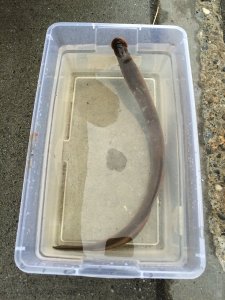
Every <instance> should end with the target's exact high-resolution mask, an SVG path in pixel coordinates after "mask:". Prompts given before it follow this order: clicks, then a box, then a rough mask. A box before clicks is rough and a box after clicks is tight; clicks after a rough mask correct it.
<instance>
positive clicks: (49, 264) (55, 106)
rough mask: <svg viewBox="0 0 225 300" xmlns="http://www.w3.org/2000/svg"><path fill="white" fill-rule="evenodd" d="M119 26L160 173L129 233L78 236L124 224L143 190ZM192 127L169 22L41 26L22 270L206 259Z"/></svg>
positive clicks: (188, 266) (142, 149)
mask: <svg viewBox="0 0 225 300" xmlns="http://www.w3.org/2000/svg"><path fill="white" fill-rule="evenodd" d="M117 36H122V37H124V38H125V39H126V41H127V42H128V45H129V51H130V53H131V55H132V57H133V59H134V61H135V62H136V64H137V66H138V67H139V69H140V71H141V73H142V74H143V76H144V78H145V81H146V83H147V85H148V88H149V90H150V93H151V95H152V97H153V99H154V103H155V106H156V109H157V112H158V114H159V118H160V122H161V126H162V130H163V135H164V142H165V164H164V177H163V181H162V183H161V186H160V191H159V194H158V198H157V199H156V200H155V201H154V203H153V206H152V209H151V213H150V215H149V218H148V221H147V223H146V224H145V226H144V228H143V229H142V230H141V232H140V233H139V234H138V235H137V236H136V237H135V238H134V239H133V240H132V241H130V242H129V243H127V244H125V245H123V246H121V247H118V248H115V249H111V250H105V249H100V250H97V251H96V250H90V249H88V247H87V249H85V247H84V248H83V250H82V251H81V250H72V251H71V250H69V251H68V250H65V249H55V248H54V247H55V246H74V245H77V244H79V243H81V242H82V243H83V244H84V245H89V244H92V243H95V242H96V241H99V240H105V241H107V238H108V237H110V236H112V235H113V234H115V233H116V232H118V231H119V229H120V228H123V227H124V226H125V225H126V224H127V223H128V222H129V221H130V220H131V219H132V217H133V216H134V215H135V212H136V211H137V210H138V208H139V207H140V205H141V203H142V201H143V199H144V197H145V194H146V190H147V185H148V179H149V174H150V173H151V172H154V170H152V169H151V157H149V149H148V148H149V147H150V146H151V141H150V144H149V143H148V142H147V138H146V136H147V130H148V129H147V127H146V122H147V120H145V118H144V117H143V111H142V110H141V108H140V107H139V105H138V103H137V101H136V100H135V98H134V96H133V95H132V94H131V92H130V90H129V88H128V86H127V84H126V82H125V80H124V78H123V76H122V74H121V70H120V68H119V65H118V62H117V59H116V57H115V55H114V53H113V51H112V49H111V46H110V44H111V41H112V40H113V39H114V38H115V37H117ZM198 151H199V149H198V134H197V126H196V116H195V102H194V95H193V86H192V77H191V69H190V62H189V53H188V43H187V36H186V33H185V32H184V31H183V29H181V28H179V27H175V26H148V25H123V24H90V23H57V24H53V25H52V26H51V27H50V28H49V29H48V31H47V35H46V41H45V47H44V53H43V59H42V65H41V71H40V77H39V83H38V89H37V94H36V101H35V106H34V113H33V121H32V127H31V135H30V142H29V149H28V154H27V163H26V170H25V176H24V186H23V194H22V202H21V212H20V219H19V225H18V233H17V241H16V247H15V261H16V264H17V266H18V267H19V268H20V269H21V270H23V271H25V272H29V273H42V274H44V273H45V274H64V275H65V274H67V275H78V276H93V277H115V278H127V277H136V278H144V277H145V278H195V277H197V276H199V275H200V274H201V273H202V272H203V271H204V268H205V249H204V236H203V218H202V192H201V180H200V166H199V152H198Z"/></svg>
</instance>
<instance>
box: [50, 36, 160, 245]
mask: <svg viewBox="0 0 225 300" xmlns="http://www.w3.org/2000/svg"><path fill="white" fill-rule="evenodd" d="M111 46H112V49H113V50H114V53H115V55H116V57H117V60H118V62H119V66H120V69H121V72H122V74H123V76H124V79H125V80H126V82H127V85H128V86H129V88H130V90H131V92H132V93H133V95H134V97H135V98H136V100H137V102H138V104H139V106H140V108H141V109H142V111H143V115H144V117H145V119H146V124H147V128H148V137H147V138H148V141H149V143H150V145H149V151H150V160H151V174H150V178H149V183H148V189H147V193H146V196H145V199H144V200H143V202H142V204H141V205H140V208H139V210H138V211H137V213H136V215H135V216H134V217H133V219H132V220H131V221H130V223H129V224H127V225H126V226H125V227H124V228H123V229H121V230H120V231H119V232H118V233H117V234H115V235H114V236H112V237H110V238H109V239H108V240H107V241H105V240H104V241H98V242H96V243H92V244H86V245H85V244H84V245H82V244H81V245H76V246H75V245H74V246H73V245H58V246H55V247H54V248H55V249H62V250H108V249H112V248H116V247H119V246H122V245H124V244H126V243H128V242H130V241H132V240H133V239H134V238H135V236H137V234H138V233H139V232H140V231H141V230H142V228H143V227H144V225H145V223H146V222H147V220H148V217H149V214H150V211H151V207H152V203H153V202H154V200H155V199H156V197H157V194H158V190H159V186H160V182H161V178H162V173H163V162H164V139H163V133H162V129H161V125H160V121H159V117H158V114H157V111H156V108H155V105H154V103H153V100H152V97H151V95H150V93H149V90H148V88H147V85H146V83H145V80H144V78H143V76H142V75H141V73H140V71H139V69H138V67H137V65H136V64H135V62H134V61H133V59H132V57H131V55H130V53H129V52H128V46H127V43H126V41H125V40H124V39H122V38H115V39H114V40H113V41H112V44H111Z"/></svg>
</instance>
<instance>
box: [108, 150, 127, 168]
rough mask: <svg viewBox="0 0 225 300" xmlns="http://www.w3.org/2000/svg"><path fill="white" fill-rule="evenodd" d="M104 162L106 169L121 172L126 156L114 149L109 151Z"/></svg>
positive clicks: (125, 162)
mask: <svg viewBox="0 0 225 300" xmlns="http://www.w3.org/2000/svg"><path fill="white" fill-rule="evenodd" d="M106 161H107V167H108V168H109V169H110V170H116V171H118V172H121V171H123V170H124V169H125V167H126V164H127V158H126V156H125V155H124V154H123V153H122V152H120V151H118V150H116V149H114V148H111V149H109V151H108V153H107V157H106Z"/></svg>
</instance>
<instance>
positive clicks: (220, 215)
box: [217, 212, 225, 221]
mask: <svg viewBox="0 0 225 300" xmlns="http://www.w3.org/2000/svg"><path fill="white" fill-rule="evenodd" d="M217 215H218V217H219V218H220V220H223V221H225V214H224V213H221V212H219V213H218V214H217Z"/></svg>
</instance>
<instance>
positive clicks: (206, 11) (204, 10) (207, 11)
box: [202, 7, 210, 15]
mask: <svg viewBox="0 0 225 300" xmlns="http://www.w3.org/2000/svg"><path fill="white" fill-rule="evenodd" d="M202 11H203V12H204V14H205V15H209V14H210V10H208V9H207V8H205V7H203V8H202Z"/></svg>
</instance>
